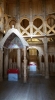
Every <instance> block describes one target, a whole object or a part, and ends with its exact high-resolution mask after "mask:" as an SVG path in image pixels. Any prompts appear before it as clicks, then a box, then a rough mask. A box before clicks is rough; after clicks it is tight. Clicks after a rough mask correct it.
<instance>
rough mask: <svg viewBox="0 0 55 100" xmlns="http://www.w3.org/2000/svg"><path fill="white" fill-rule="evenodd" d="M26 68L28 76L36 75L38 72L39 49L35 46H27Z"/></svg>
mask: <svg viewBox="0 0 55 100" xmlns="http://www.w3.org/2000/svg"><path fill="white" fill-rule="evenodd" d="M27 52H28V69H29V75H30V76H36V75H37V74H38V73H39V51H38V50H37V49H36V48H29V49H28V50H27Z"/></svg>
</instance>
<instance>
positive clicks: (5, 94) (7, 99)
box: [0, 76, 55, 100]
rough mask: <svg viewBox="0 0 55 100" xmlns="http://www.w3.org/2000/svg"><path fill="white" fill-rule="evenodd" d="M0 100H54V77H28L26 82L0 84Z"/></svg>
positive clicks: (4, 82)
mask: <svg viewBox="0 0 55 100" xmlns="http://www.w3.org/2000/svg"><path fill="white" fill-rule="evenodd" d="M0 100H55V77H51V78H50V79H45V78H43V77H41V76H36V77H30V78H29V80H28V82H27V83H26V84H25V83H22V82H21V81H18V82H12V81H6V80H5V81H3V82H0Z"/></svg>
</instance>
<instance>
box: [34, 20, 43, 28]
mask: <svg viewBox="0 0 55 100" xmlns="http://www.w3.org/2000/svg"><path fill="white" fill-rule="evenodd" d="M33 24H34V25H35V26H36V27H37V28H39V27H40V26H41V25H42V20H41V19H39V18H36V19H35V20H34V21H33Z"/></svg>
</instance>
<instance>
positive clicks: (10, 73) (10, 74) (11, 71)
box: [7, 69, 19, 81]
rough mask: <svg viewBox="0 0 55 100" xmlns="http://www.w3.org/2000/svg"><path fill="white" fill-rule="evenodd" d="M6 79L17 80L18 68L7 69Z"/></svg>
mask: <svg viewBox="0 0 55 100" xmlns="http://www.w3.org/2000/svg"><path fill="white" fill-rule="evenodd" d="M7 74H8V81H18V79H19V70H18V69H8V71H7Z"/></svg>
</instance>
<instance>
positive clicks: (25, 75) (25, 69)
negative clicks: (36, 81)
mask: <svg viewBox="0 0 55 100" xmlns="http://www.w3.org/2000/svg"><path fill="white" fill-rule="evenodd" d="M26 67H27V61H26V47H24V83H26V82H27V68H26Z"/></svg>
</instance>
